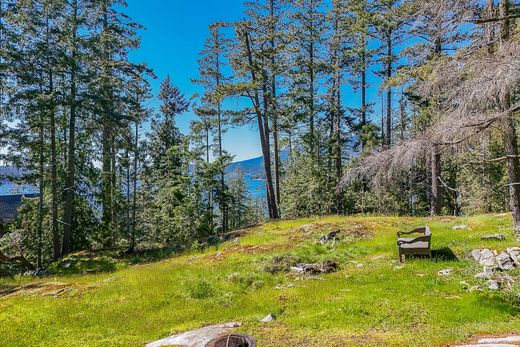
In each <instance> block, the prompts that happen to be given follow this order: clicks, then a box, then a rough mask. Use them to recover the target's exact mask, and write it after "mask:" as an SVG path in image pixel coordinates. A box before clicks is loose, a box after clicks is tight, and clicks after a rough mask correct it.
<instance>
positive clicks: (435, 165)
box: [430, 144, 442, 216]
mask: <svg viewBox="0 0 520 347" xmlns="http://www.w3.org/2000/svg"><path fill="white" fill-rule="evenodd" d="M431 156H432V158H431V169H432V191H431V209H430V212H431V215H432V216H438V215H440V214H441V198H442V196H441V188H440V180H439V178H440V176H441V155H440V152H439V145H437V144H433V145H432V150H431Z"/></svg>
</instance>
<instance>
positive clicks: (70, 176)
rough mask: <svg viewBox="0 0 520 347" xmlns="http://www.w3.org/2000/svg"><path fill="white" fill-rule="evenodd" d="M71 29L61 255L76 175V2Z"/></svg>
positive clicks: (67, 249)
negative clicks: (68, 112)
mask: <svg viewBox="0 0 520 347" xmlns="http://www.w3.org/2000/svg"><path fill="white" fill-rule="evenodd" d="M72 6H73V8H72V11H73V18H72V20H73V23H74V24H73V26H74V27H73V29H72V42H73V47H72V57H71V71H70V119H69V146H68V161H67V177H66V180H65V208H64V216H63V223H64V225H63V243H62V255H67V254H69V253H70V251H71V237H72V222H73V218H74V217H73V216H74V196H75V188H76V187H75V174H76V163H75V162H76V93H77V91H76V74H77V72H76V70H77V67H76V54H77V46H76V40H77V17H78V0H74V1H73V2H72Z"/></svg>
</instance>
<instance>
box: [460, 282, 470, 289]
mask: <svg viewBox="0 0 520 347" xmlns="http://www.w3.org/2000/svg"><path fill="white" fill-rule="evenodd" d="M459 284H460V285H461V286H463V287H464V288H468V287H469V283H468V282H466V281H460V282H459Z"/></svg>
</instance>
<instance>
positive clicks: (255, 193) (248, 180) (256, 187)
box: [244, 175, 265, 199]
mask: <svg viewBox="0 0 520 347" xmlns="http://www.w3.org/2000/svg"><path fill="white" fill-rule="evenodd" d="M244 182H245V184H246V187H247V190H248V191H249V194H251V197H252V198H255V199H256V198H263V197H264V196H265V180H263V179H254V178H252V177H251V175H244Z"/></svg>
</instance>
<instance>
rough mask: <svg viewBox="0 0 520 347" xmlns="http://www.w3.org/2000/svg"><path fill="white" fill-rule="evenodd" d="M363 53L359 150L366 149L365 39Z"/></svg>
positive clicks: (364, 38)
mask: <svg viewBox="0 0 520 347" xmlns="http://www.w3.org/2000/svg"><path fill="white" fill-rule="evenodd" d="M362 46H363V51H362V53H361V65H362V66H361V149H362V150H363V149H365V147H366V136H365V126H366V125H367V66H366V64H367V55H366V46H367V42H366V37H365V36H364V35H363V39H362Z"/></svg>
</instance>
